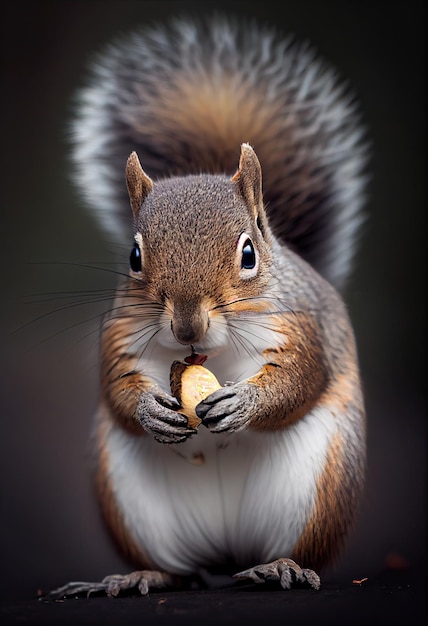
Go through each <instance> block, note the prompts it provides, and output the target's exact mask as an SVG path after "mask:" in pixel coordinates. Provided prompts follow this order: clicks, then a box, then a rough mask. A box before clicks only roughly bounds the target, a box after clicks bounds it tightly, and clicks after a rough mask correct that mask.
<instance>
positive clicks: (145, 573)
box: [43, 570, 179, 600]
mask: <svg viewBox="0 0 428 626" xmlns="http://www.w3.org/2000/svg"><path fill="white" fill-rule="evenodd" d="M178 583H179V581H178V580H177V576H173V575H172V574H168V573H167V572H157V571H154V570H140V571H135V572H131V573H130V574H112V575H111V576H106V577H105V578H103V580H102V581H101V582H70V583H67V584H66V585H63V586H62V587H58V589H53V590H52V591H49V592H48V593H47V594H46V595H44V596H43V600H59V599H61V598H67V597H70V596H79V595H83V594H85V595H86V597H88V596H90V595H91V594H94V593H105V594H106V595H108V596H118V595H119V594H120V593H121V592H125V591H131V590H138V591H139V592H140V594H141V595H142V596H146V595H147V594H148V593H149V591H150V590H152V589H163V588H165V587H176V586H178Z"/></svg>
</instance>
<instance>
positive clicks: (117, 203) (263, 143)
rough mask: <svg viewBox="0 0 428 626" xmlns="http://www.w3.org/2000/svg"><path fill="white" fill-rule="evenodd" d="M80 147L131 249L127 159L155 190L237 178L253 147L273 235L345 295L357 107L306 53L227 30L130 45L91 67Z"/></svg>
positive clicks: (356, 201)
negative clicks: (173, 181)
mask: <svg viewBox="0 0 428 626" xmlns="http://www.w3.org/2000/svg"><path fill="white" fill-rule="evenodd" d="M72 137H73V161H74V165H75V180H76V181H77V184H78V186H79V187H80V189H81V191H82V192H83V194H84V196H85V198H86V199H87V201H88V203H89V205H90V206H91V207H93V209H94V210H95V211H96V213H97V215H98V217H99V221H100V223H101V224H102V227H103V228H104V229H105V230H106V231H107V232H108V233H109V234H110V236H112V237H113V238H114V239H115V240H116V241H117V240H120V241H122V242H123V241H130V238H131V211H130V209H129V202H128V198H127V193H126V187H125V181H124V167H125V163H126V159H127V157H128V155H129V153H130V152H131V151H132V150H136V151H137V152H138V155H139V157H140V161H141V163H142V165H143V167H144V169H145V170H146V172H147V173H148V174H149V176H151V177H152V178H154V179H156V178H159V177H165V176H170V175H175V174H179V175H183V174H188V173H199V172H208V173H217V172H219V173H228V174H233V173H234V172H235V170H236V168H237V164H238V159H239V152H240V144H241V143H243V142H248V143H250V144H251V145H252V146H253V147H254V149H255V151H256V153H257V155H258V157H259V159H260V162H261V165H262V171H263V186H264V198H265V202H266V205H267V210H268V214H269V216H270V221H271V224H272V226H273V228H274V230H275V232H276V233H277V235H278V236H279V237H280V238H282V239H283V240H284V241H285V242H287V243H288V244H289V245H291V246H292V247H293V248H294V249H295V250H296V251H297V252H299V253H300V254H301V255H302V256H303V257H304V258H305V259H306V260H308V261H309V262H310V263H311V264H312V265H313V266H315V268H316V269H317V270H318V271H319V272H320V273H321V274H322V275H324V276H325V277H326V278H327V279H328V280H329V281H330V282H331V283H333V284H334V285H336V286H337V287H341V286H342V285H343V282H344V279H345V278H346V277H347V275H348V273H349V271H350V267H351V262H352V259H353V254H354V247H355V240H356V233H357V231H358V228H359V225H360V223H361V218H362V206H363V202H364V195H365V193H364V192H365V176H364V167H365V162H366V152H367V151H366V147H365V146H364V143H363V130H362V128H361V126H360V120H359V116H358V113H357V111H356V106H355V102H354V100H353V98H352V97H351V95H350V94H348V93H347V90H346V89H345V87H344V86H343V85H342V84H339V83H338V81H337V79H336V74H335V72H334V71H333V70H332V68H330V67H328V66H327V65H326V64H325V63H324V62H322V61H320V60H319V59H317V58H316V55H315V54H314V52H313V50H312V49H311V48H309V47H308V46H307V45H305V44H304V45H298V44H296V43H293V41H292V39H291V38H284V37H282V36H281V35H280V34H279V33H277V32H276V31H275V30H272V29H266V28H263V27H260V26H257V25H256V24H255V23H247V22H245V23H242V22H238V21H236V20H235V21H234V20H230V19H222V18H213V19H211V20H206V21H204V22H193V21H188V20H175V21H173V22H171V23H169V24H167V25H161V26H158V27H154V28H148V29H146V30H143V31H142V32H136V33H133V34H131V35H130V36H128V37H127V38H126V39H123V40H121V41H118V42H116V43H114V44H113V45H111V46H110V47H109V48H108V49H107V50H105V51H104V52H103V53H102V54H101V55H100V56H99V57H98V59H97V60H96V61H95V63H94V64H93V67H92V70H91V75H90V80H89V83H88V86H87V87H86V88H84V89H82V91H81V93H80V94H79V104H78V110H77V114H76V117H75V119H74V120H73V124H72Z"/></svg>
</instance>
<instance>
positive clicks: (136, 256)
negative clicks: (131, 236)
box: [129, 242, 141, 272]
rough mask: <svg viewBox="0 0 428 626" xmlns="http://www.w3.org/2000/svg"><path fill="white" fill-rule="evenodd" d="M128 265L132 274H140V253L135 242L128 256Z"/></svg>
mask: <svg viewBox="0 0 428 626" xmlns="http://www.w3.org/2000/svg"><path fill="white" fill-rule="evenodd" d="M129 263H130V265H131V270H132V271H133V272H141V252H140V248H139V246H138V244H137V243H136V242H135V243H134V247H133V248H132V250H131V254H130V255H129Z"/></svg>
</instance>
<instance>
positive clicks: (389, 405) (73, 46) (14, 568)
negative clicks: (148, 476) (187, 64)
mask: <svg viewBox="0 0 428 626" xmlns="http://www.w3.org/2000/svg"><path fill="white" fill-rule="evenodd" d="M423 4H424V3H423V2H417V1H415V0H409V1H408V2H406V3H404V2H394V1H390V2H387V1H385V2H381V1H379V0H378V1H376V0H372V1H371V2H369V1H364V0H363V1H361V0H360V1H350V0H322V1H318V0H289V1H283V2H278V1H276V2H270V1H266V0H265V1H263V2H252V1H248V2H235V1H234V0H229V1H228V2H179V1H177V2H144V1H130V0H127V1H122V2H121V1H116V2H109V1H95V0H86V1H79V0H73V1H68V2H66V1H62V2H61V1H56V2H53V1H52V2H40V1H35V2H20V1H19V0H15V1H14V2H10V1H8V0H5V1H3V2H2V3H1V9H0V10H1V29H2V98H1V102H2V115H1V121H2V144H3V148H2V151H1V152H2V161H3V163H2V168H1V172H2V185H1V199H2V203H1V222H0V223H1V226H0V232H1V245H0V250H1V255H2V258H1V265H0V267H1V269H2V278H1V291H2V296H1V303H2V304H1V331H2V339H1V357H2V358H1V374H0V381H1V436H0V441H1V468H0V469H1V481H2V487H1V532H0V539H1V562H2V568H1V569H2V574H3V580H2V582H1V586H0V588H1V592H2V594H4V595H5V596H7V597H26V598H30V597H33V596H34V594H35V593H36V590H37V588H40V587H41V588H43V589H49V588H52V587H54V586H57V585H59V584H62V583H64V582H66V581H68V580H71V579H74V580H75V579H77V580H79V579H83V580H85V579H89V580H90V579H94V580H97V579H99V578H100V577H103V576H104V575H105V574H109V573H113V572H115V573H116V572H126V571H127V570H128V569H129V567H128V565H127V564H126V563H125V562H123V561H122V560H121V559H120V557H119V556H118V555H117V554H116V552H115V549H114V548H113V546H112V545H111V543H110V541H109V538H108V537H107V536H106V534H105V532H104V529H103V526H102V523H101V521H100V519H99V516H98V509H97V507H96V503H95V501H94V498H93V494H92V485H91V460H90V430H91V415H92V413H93V411H94V408H95V406H96V403H97V394H98V370H97V358H98V352H97V350H98V348H97V342H98V328H99V315H100V314H102V311H103V310H105V308H107V306H108V303H106V302H105V301H104V298H105V296H106V295H108V293H110V290H112V289H113V288H114V285H115V281H116V278H115V274H114V269H115V267H116V266H115V262H116V260H117V254H118V250H117V249H114V247H113V246H112V245H111V244H110V242H108V241H105V240H104V238H103V236H102V234H101V233H100V232H99V230H98V228H97V225H96V224H95V223H94V221H93V220H92V218H91V217H90V216H89V215H88V214H87V213H86V212H85V209H84V206H83V203H82V201H81V200H80V199H79V198H78V197H77V194H76V193H75V190H74V189H73V187H72V185H71V183H70V181H69V164H68V161H67V158H68V157H67V155H68V145H67V120H68V119H69V116H70V111H71V110H72V106H73V97H74V94H75V90H76V88H78V87H79V86H80V85H81V84H82V82H83V80H84V75H85V68H86V66H87V63H88V61H89V59H90V57H91V55H93V53H94V52H96V51H98V50H99V49H100V48H101V47H102V46H103V45H104V44H106V43H107V42H109V41H110V40H111V39H112V38H114V37H115V36H117V35H118V34H120V33H125V32H127V31H128V30H130V29H133V28H134V27H137V26H141V25H144V24H150V23H152V22H154V21H157V20H163V19H164V18H167V17H169V16H171V15H179V14H181V13H182V12H184V13H187V14H189V13H190V14H201V13H205V12H211V11H212V10H217V11H225V12H232V13H233V14H235V15H246V16H253V17H256V18H258V19H260V21H261V22H267V23H272V24H274V25H276V26H278V27H280V28H281V29H282V30H284V32H285V33H290V32H291V33H294V34H295V35H296V37H297V38H298V39H305V40H306V39H307V40H309V41H310V42H311V43H312V44H313V45H314V46H315V47H316V48H317V49H318V51H319V53H320V55H322V56H323V57H325V58H326V59H327V60H328V61H329V62H330V63H332V64H333V66H335V67H336V68H337V69H338V71H339V72H340V74H341V75H342V76H343V77H344V78H345V79H347V80H349V82H350V84H351V85H352V86H353V88H354V89H355V91H356V93H357V94H358V97H359V101H360V104H361V110H362V113H363V119H364V123H365V124H366V125H367V128H368V137H369V139H370V141H371V143H372V160H371V163H370V167H369V172H370V175H371V183H370V187H369V198H368V203H367V213H368V215H369V219H368V221H367V222H366V224H365V227H364V231H363V234H362V235H363V236H362V240H361V245H360V249H359V254H358V258H357V263H356V268H355V272H354V274H353V277H352V280H351V281H350V282H349V285H348V287H347V290H346V293H345V297H346V301H347V303H348V307H349V310H350V314H351V317H352V319H353V322H354V327H355V332H356V336H357V341H358V346H359V354H360V362H361V370H362V376H363V379H364V386H365V392H366V403H367V412H368V452H369V458H368V461H369V464H368V479H367V488H366V494H365V499H364V503H363V506H362V510H361V514H360V517H359V522H358V526H357V528H356V531H355V533H354V534H353V536H352V537H351V540H350V542H349V544H348V548H347V550H346V552H345V554H344V555H343V558H342V559H341V561H340V562H339V563H338V565H337V566H336V567H335V568H334V569H333V570H332V571H331V572H330V573H329V575H328V578H329V579H330V580H348V579H352V578H361V577H365V576H367V577H370V576H375V575H376V574H377V573H378V572H380V571H382V569H383V568H384V567H385V566H387V565H388V564H389V565H406V564H410V565H411V566H415V567H420V566H422V565H424V563H425V525H426V518H425V515H426V500H425V496H426V489H425V486H426V485H425V474H426V471H425V470H426V456H425V455H426V438H425V435H426V430H425V402H424V400H425V388H426V380H425V349H426V345H425V283H426V276H425V245H426V244H425V241H426V239H425V233H426V224H425V219H424V218H425V213H426V197H425V185H424V182H425V181H424V175H425V174H426V162H425V139H426V135H425V133H426V126H425V111H424V96H425V93H424V91H425V70H426V68H425V47H424V43H425V42H424V35H425V33H424V9H423ZM119 252H120V251H119ZM127 253H128V250H126V251H125V257H126V256H127ZM95 266H96V267H98V268H100V269H98V270H97V269H94V267H95ZM85 302H86V304H84V303H85Z"/></svg>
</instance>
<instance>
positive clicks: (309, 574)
mask: <svg viewBox="0 0 428 626" xmlns="http://www.w3.org/2000/svg"><path fill="white" fill-rule="evenodd" d="M233 578H235V579H237V580H243V579H250V580H252V581H253V582H255V583H264V582H266V581H279V583H280V585H281V587H282V588H283V589H290V587H291V585H292V584H293V583H294V582H297V583H308V584H309V585H310V586H311V587H313V588H314V589H319V588H320V585H321V580H320V577H319V576H318V574H317V573H316V572H314V571H313V570H311V569H303V568H301V567H300V566H299V565H297V563H296V562H295V561H293V560H292V559H285V558H281V559H276V560H275V561H272V562H271V563H264V564H262V565H256V566H255V567H250V568H249V569H247V570H244V571H243V572H238V573H237V574H234V576H233Z"/></svg>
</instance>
